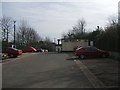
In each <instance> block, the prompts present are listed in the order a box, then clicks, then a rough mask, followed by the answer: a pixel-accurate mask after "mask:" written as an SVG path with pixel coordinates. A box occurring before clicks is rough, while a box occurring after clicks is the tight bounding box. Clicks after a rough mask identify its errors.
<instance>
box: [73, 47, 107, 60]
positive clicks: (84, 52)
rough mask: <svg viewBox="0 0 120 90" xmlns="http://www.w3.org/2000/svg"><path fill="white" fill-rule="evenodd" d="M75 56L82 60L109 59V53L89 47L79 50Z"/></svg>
mask: <svg viewBox="0 0 120 90" xmlns="http://www.w3.org/2000/svg"><path fill="white" fill-rule="evenodd" d="M75 55H76V56H78V57H79V58H81V59H84V58H87V57H108V56H109V53H108V52H107V51H104V50H101V49H98V48H96V47H92V46H87V47H79V48H77V49H76V50H75Z"/></svg>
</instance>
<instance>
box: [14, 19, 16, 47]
mask: <svg viewBox="0 0 120 90" xmlns="http://www.w3.org/2000/svg"><path fill="white" fill-rule="evenodd" d="M15 23H16V21H14V48H15Z"/></svg>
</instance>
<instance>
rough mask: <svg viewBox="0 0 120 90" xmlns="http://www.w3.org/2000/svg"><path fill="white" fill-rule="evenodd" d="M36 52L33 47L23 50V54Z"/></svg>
mask: <svg viewBox="0 0 120 90" xmlns="http://www.w3.org/2000/svg"><path fill="white" fill-rule="evenodd" d="M36 51H37V50H36V49H35V48H33V47H28V48H25V49H24V50H23V52H36Z"/></svg>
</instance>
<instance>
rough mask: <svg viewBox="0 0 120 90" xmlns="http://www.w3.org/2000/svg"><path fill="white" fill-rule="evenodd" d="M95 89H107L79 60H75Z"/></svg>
mask: <svg viewBox="0 0 120 90" xmlns="http://www.w3.org/2000/svg"><path fill="white" fill-rule="evenodd" d="M74 61H75V63H76V64H77V65H78V66H79V68H80V69H81V71H83V73H84V75H85V76H86V77H87V78H88V80H89V81H90V82H91V84H92V85H93V87H94V88H105V86H104V84H103V83H102V82H101V81H100V80H99V79H98V78H97V77H96V76H95V75H94V74H93V73H91V71H90V70H89V69H88V68H87V67H86V66H85V65H84V64H83V63H82V62H81V61H79V60H74Z"/></svg>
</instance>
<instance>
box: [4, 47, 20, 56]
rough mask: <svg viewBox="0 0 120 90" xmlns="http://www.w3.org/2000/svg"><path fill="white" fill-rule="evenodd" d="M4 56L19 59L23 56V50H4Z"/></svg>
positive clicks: (10, 48) (8, 48)
mask: <svg viewBox="0 0 120 90" xmlns="http://www.w3.org/2000/svg"><path fill="white" fill-rule="evenodd" d="M2 53H3V54H7V55H8V56H9V57H17V56H19V55H21V54H22V50H18V49H16V48H12V47H7V48H3V49H2Z"/></svg>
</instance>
